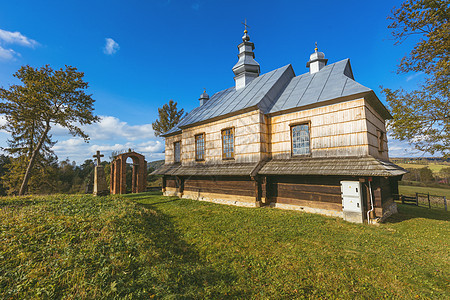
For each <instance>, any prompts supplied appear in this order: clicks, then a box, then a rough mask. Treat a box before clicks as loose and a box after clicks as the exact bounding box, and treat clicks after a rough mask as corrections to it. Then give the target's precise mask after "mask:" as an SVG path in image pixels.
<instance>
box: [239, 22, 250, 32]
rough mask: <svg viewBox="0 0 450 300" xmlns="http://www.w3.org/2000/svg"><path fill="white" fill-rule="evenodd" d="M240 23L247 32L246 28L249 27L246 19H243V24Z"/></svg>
mask: <svg viewBox="0 0 450 300" xmlns="http://www.w3.org/2000/svg"><path fill="white" fill-rule="evenodd" d="M241 23H242V25H244V26H245V31H247V27H250V26H248V25H247V19H244V22H241Z"/></svg>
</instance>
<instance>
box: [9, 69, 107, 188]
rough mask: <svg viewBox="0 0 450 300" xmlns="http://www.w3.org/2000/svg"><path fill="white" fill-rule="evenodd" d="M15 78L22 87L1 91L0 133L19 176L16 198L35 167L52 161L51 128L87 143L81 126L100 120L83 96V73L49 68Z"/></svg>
mask: <svg viewBox="0 0 450 300" xmlns="http://www.w3.org/2000/svg"><path fill="white" fill-rule="evenodd" d="M14 77H16V78H18V79H19V80H20V81H22V85H12V86H10V88H9V89H4V88H0V99H2V100H3V101H2V102H1V103H0V113H2V114H4V115H5V117H6V120H7V122H6V124H5V125H4V126H2V127H1V129H5V130H6V131H8V132H9V133H10V134H11V140H10V141H9V142H8V143H9V150H8V151H9V152H10V153H11V154H15V155H16V156H17V159H18V160H19V161H18V162H17V163H15V165H14V168H11V171H14V172H17V173H16V174H15V175H16V177H18V178H20V176H21V178H22V180H21V184H20V189H19V195H23V194H25V192H26V191H27V187H28V182H29V180H30V178H31V176H32V175H33V169H34V167H35V165H36V163H37V162H39V161H41V162H45V161H46V159H47V160H49V159H51V157H49V156H51V154H52V152H51V147H52V146H53V144H54V143H53V141H52V140H51V135H50V134H49V132H50V129H51V128H52V126H54V125H59V126H61V127H64V128H67V129H68V130H69V132H70V133H71V134H72V135H73V136H81V137H83V138H84V139H85V141H88V139H89V137H88V136H87V134H86V133H84V132H83V130H82V129H81V126H82V125H86V124H92V123H94V122H98V120H99V118H98V117H97V116H95V115H93V110H94V108H93V105H94V102H95V101H94V100H93V99H92V98H91V95H88V94H86V93H85V90H86V89H87V88H88V84H87V82H84V81H83V77H84V73H82V72H78V71H77V69H76V68H75V67H71V66H66V67H65V69H62V68H61V69H60V70H53V69H52V68H51V67H50V66H49V65H46V66H44V67H41V68H36V69H35V68H32V67H30V66H23V67H22V68H20V69H19V70H18V71H17V72H16V73H15V74H14ZM44 165H45V163H44ZM24 166H26V168H24V169H23V167H24Z"/></svg>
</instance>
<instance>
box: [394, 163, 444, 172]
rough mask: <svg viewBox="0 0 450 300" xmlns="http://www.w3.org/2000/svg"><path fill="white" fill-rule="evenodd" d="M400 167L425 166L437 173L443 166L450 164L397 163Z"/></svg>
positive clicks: (417, 167)
mask: <svg viewBox="0 0 450 300" xmlns="http://www.w3.org/2000/svg"><path fill="white" fill-rule="evenodd" d="M397 165H399V166H400V167H402V168H404V169H414V168H416V169H420V168H425V167H428V168H430V170H431V171H433V173H434V174H437V173H439V172H440V171H441V169H442V168H448V167H450V165H448V164H435V163H430V164H402V163H400V164H397Z"/></svg>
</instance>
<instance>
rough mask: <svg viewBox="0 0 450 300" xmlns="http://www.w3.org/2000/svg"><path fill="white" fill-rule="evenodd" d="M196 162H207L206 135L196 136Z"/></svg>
mask: <svg viewBox="0 0 450 300" xmlns="http://www.w3.org/2000/svg"><path fill="white" fill-rule="evenodd" d="M195 160H205V134H204V133H201V134H197V135H196V136H195Z"/></svg>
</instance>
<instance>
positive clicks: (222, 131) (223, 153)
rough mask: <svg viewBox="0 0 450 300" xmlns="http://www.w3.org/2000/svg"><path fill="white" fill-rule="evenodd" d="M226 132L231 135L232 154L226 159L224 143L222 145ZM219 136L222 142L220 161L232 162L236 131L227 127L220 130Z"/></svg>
mask: <svg viewBox="0 0 450 300" xmlns="http://www.w3.org/2000/svg"><path fill="white" fill-rule="evenodd" d="M227 130H231V133H232V134H233V152H231V157H227V155H226V153H225V143H224V139H223V138H224V133H225V132H226V131H227ZM220 136H221V140H222V160H234V157H235V155H234V153H235V140H236V131H235V128H234V127H227V128H224V129H222V130H221V133H220Z"/></svg>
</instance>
